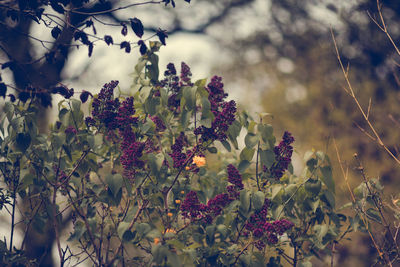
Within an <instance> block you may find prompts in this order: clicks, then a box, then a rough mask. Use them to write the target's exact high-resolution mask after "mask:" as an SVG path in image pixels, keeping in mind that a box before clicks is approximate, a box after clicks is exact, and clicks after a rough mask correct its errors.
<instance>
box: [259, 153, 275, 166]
mask: <svg viewBox="0 0 400 267" xmlns="http://www.w3.org/2000/svg"><path fill="white" fill-rule="evenodd" d="M260 161H261V163H262V165H265V167H267V168H268V169H269V168H271V167H272V164H274V162H275V153H274V151H272V150H271V149H267V150H260Z"/></svg>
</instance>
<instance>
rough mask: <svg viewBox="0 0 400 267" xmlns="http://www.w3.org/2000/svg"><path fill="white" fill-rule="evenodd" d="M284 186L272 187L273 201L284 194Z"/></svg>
mask: <svg viewBox="0 0 400 267" xmlns="http://www.w3.org/2000/svg"><path fill="white" fill-rule="evenodd" d="M282 188H283V185H281V184H276V185H272V193H271V199H272V200H273V199H275V197H276V196H277V195H278V194H279V193H281V192H282Z"/></svg>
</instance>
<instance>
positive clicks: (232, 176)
mask: <svg viewBox="0 0 400 267" xmlns="http://www.w3.org/2000/svg"><path fill="white" fill-rule="evenodd" d="M227 170H228V182H230V183H231V184H233V185H235V186H236V187H237V188H238V189H240V190H241V189H243V183H242V176H241V175H240V172H239V170H238V169H236V167H235V166H233V165H232V164H229V165H228V167H227Z"/></svg>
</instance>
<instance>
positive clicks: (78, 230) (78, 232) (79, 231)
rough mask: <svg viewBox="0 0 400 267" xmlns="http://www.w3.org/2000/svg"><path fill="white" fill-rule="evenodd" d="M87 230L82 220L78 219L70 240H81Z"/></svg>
mask: <svg viewBox="0 0 400 267" xmlns="http://www.w3.org/2000/svg"><path fill="white" fill-rule="evenodd" d="M85 232H86V230H85V225H84V223H83V222H82V221H79V220H78V221H76V223H75V224H74V232H73V233H72V234H71V235H70V237H69V238H68V241H74V240H79V239H80V238H81V237H82V235H83V234H84V233H85Z"/></svg>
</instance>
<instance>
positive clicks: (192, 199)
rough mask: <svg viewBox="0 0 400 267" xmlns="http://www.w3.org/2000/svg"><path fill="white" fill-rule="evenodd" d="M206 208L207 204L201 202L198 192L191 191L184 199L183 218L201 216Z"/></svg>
mask: <svg viewBox="0 0 400 267" xmlns="http://www.w3.org/2000/svg"><path fill="white" fill-rule="evenodd" d="M205 209H206V206H205V205H204V204H201V203H200V201H199V198H198V197H197V193H196V192H194V191H190V192H189V193H188V194H187V195H186V197H185V200H183V203H182V205H181V211H182V216H183V218H187V219H191V220H192V221H193V220H195V219H198V218H200V217H201V216H202V212H203V211H205Z"/></svg>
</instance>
